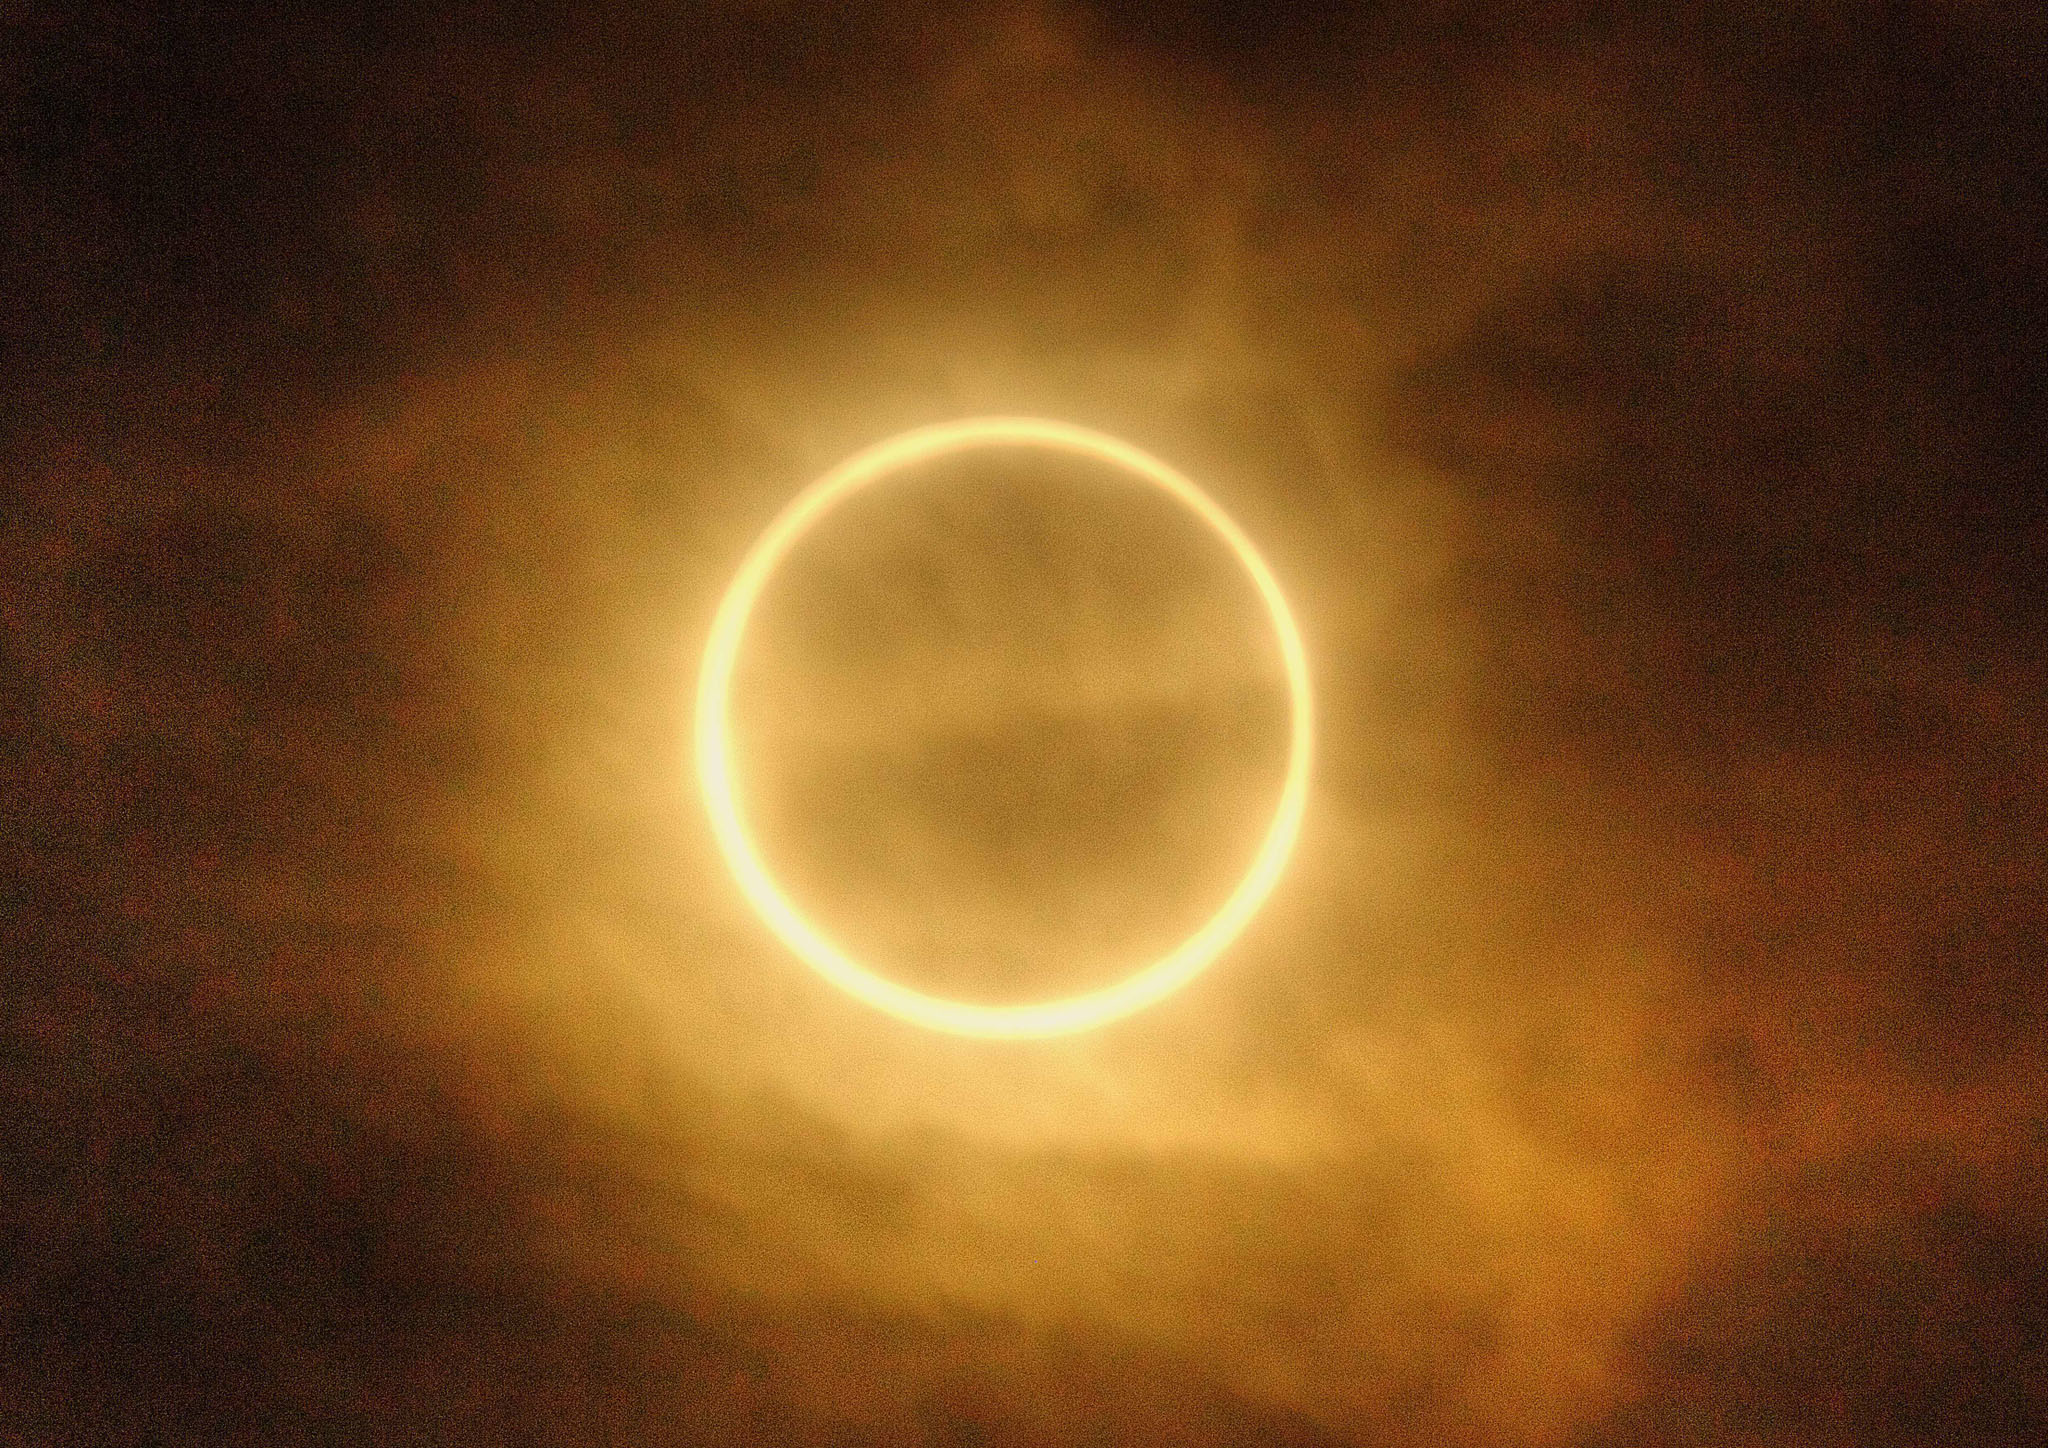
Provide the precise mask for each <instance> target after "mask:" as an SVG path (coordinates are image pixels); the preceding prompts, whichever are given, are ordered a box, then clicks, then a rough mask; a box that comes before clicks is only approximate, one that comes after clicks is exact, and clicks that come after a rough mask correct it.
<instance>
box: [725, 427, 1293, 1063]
mask: <svg viewBox="0 0 2048 1448" xmlns="http://www.w3.org/2000/svg"><path fill="white" fill-rule="evenodd" d="M1019 446H1022V447H1036V448H1043V449H1048V450H1052V451H1057V452H1065V453H1071V454H1077V455H1079V456H1081V457H1083V458H1087V459H1089V460H1092V461H1095V462H1101V463H1106V464H1108V465H1110V466H1113V467H1116V468H1120V469H1122V470H1124V471H1126V472H1129V473H1131V474H1133V475H1134V476H1136V477H1138V478H1139V479H1142V480H1143V481H1144V482H1146V483H1148V484H1150V485H1152V486H1154V487H1157V488H1159V489H1160V490H1161V491H1163V492H1165V493H1166V494H1167V495H1169V496H1170V497H1172V498H1173V499H1175V500H1176V501H1178V502H1179V503H1181V504H1182V505H1183V506H1185V507H1186V508H1187V509H1188V510H1189V511H1190V512H1192V513H1194V514H1195V515H1196V516H1197V517H1198V518H1200V519H1201V520H1202V522H1203V523H1205V524H1207V525H1208V527H1209V528H1210V529H1211V530H1212V531H1213V532H1214V533H1215V534H1216V535H1217V536H1218V537H1219V538H1221V539H1222V540H1223V542H1224V543H1225V544H1227V545H1228V546H1229V548H1230V550H1231V552H1232V554H1233V555H1234V556H1235V557H1236V559H1237V561H1238V563H1239V565H1240V566H1242V568H1243V569H1244V571H1245V573H1246V574H1247V575H1248V576H1249V577H1250V578H1251V581H1252V583H1253V585H1254V586H1255V588H1256V589H1257V591H1258V594H1259V598H1260V600H1261V601H1262V603H1263V604H1264V605H1265V609H1266V614H1267V617H1268V619H1269V621H1270V622H1271V625H1272V628H1273V632H1274V636H1275V638H1276V640H1277V642H1278V644H1279V651H1280V658H1281V663H1282V667H1283V669H1284V671H1285V673H1286V678H1287V689H1288V696H1289V742H1288V754H1287V767H1286V772H1285V774H1284V776H1283V779H1282V782H1281V786H1280V794H1279V799H1278V802H1277V804H1276V806H1275V809H1274V812H1273V818H1272V822H1271V823H1270V825H1269V826H1268V827H1267V830H1266V833H1265V837H1264V839H1263V840H1262V842H1261V844H1260V846H1259V850H1258V853H1257V854H1256V855H1255V856H1254V857H1253V859H1252V862H1251V864H1250V866H1249V867H1248V868H1247V869H1246V871H1245V873H1244V875H1243V876H1242V877H1241V878H1240V879H1239V881H1238V883H1237V885H1236V887H1235V888H1234V889H1233V890H1232V891H1231V893H1230V895H1229V896H1228V897H1227V898H1226V899H1225V900H1224V901H1223V903H1222V905H1221V906H1220V907H1219V908H1218V909H1217V910H1216V912H1215V913H1214V914H1213V915H1211V916H1210V917H1209V918H1208V919H1207V920H1206V921H1204V922H1203V923H1202V925H1201V926H1200V927H1199V928H1198V929H1196V930H1195V932H1194V933H1193V934H1192V935H1189V936H1188V937H1187V938H1186V939H1185V940H1183V941H1182V942H1181V943H1180V944H1179V945H1177V946H1175V947H1174V948H1173V949H1172V950H1170V951H1168V952H1167V953H1166V954H1165V955H1163V956H1161V957H1160V958H1159V959H1157V960H1155V961H1153V962H1151V963H1150V964H1147V965H1145V966H1143V967H1142V968H1140V969H1137V970H1135V971H1134V972H1133V973H1132V974H1130V975H1128V976H1126V977H1124V978H1123V979H1122V980H1120V981H1118V982H1116V983H1115V984H1113V985H1110V986H1106V987H1104V988H1102V989H1100V990H1094V991H1088V992H1085V993H1083V994H1080V995H1073V996H1066V997H1063V998H1060V999H1057V1000H1050V1001H1043V1002H1037V1003H1031V1004H1023V1005H985V1004H978V1003H974V1002H969V1001H959V1000H950V999H946V998H944V997H940V996H932V995H926V994H924V993H922V992H920V991H915V990H912V989H910V988H909V987H907V986H904V985H900V984H898V983H897V982H895V981H892V980H890V979H888V978H887V977H886V976H884V975H882V974H880V973H879V972H877V971H876V970H874V969H872V968H870V967H869V966H867V965H865V964H863V963H861V962H860V961H857V960H855V959H854V958H853V957H852V956H850V955H849V954H848V953H847V952H846V951H845V950H844V949H843V948H841V947H840V946H839V945H838V944H837V943H836V942H835V941H833V940H831V939H829V938H828V937H827V936H826V935H825V934H824V933H823V932H821V931H820V930H819V929H818V928H817V927H816V926H815V925H813V924H812V923H811V921H810V920H809V919H807V918H806V917H805V916H804V914H803V912H802V911H801V910H799V909H798V908H797V906H796V904H795V903H794V902H793V901H791V900H790V899H789V897H788V896H787V895H786V894H785V893H784V892H783V890H782V888H781V886H780V885H779V884H778V883H777V882H776V880H775V878H774V876H773V875H772V874H771V873H770V871H769V869H768V866H767V864H766V862H764V861H763V860H762V858H761V855H760V852H759V851H758V850H757V849H756V848H755V845H754V841H753V837H752V835H751V834H750V833H749V831H748V829H747V825H746V821H745V817H744V814H743V813H742V811H741V808H740V802H739V798H740V785H739V780H738V778H737V774H736V770H735V767H734V763H733V747H732V723H731V717H730V715H731V703H732V680H733V671H734V669H735V667H736V666H737V664H738V662H739V656H740V648H741V645H742V643H743V642H744V639H745V635H746V628H747V620H748V618H749V617H750V615H751V614H752V612H753V609H754V605H755V603H756V602H757V601H758V600H759V598H760V596H761V592H762V590H763V589H764V588H765V587H766V586H767V584H768V581H769V579H770V578H771V577H772V576H773V575H774V572H775V570H776V568H777V567H778V566H779V565H780V564H781V563H782V561H783V559H784V558H785V557H786V556H787V555H788V553H789V551H790V550H791V549H792V548H793V547H794V546H795V545H796V544H797V542H798V541H799V540H800V539H801V538H802V537H803V535H804V534H805V533H806V532H807V531H808V530H809V529H810V528H811V527H812V526H813V525H814V524H816V523H817V522H818V521H819V519H821V518H822V517H824V516H825V514H826V513H828V512H829V511H831V509H832V508H834V507H835V506H837V505H838V504H840V503H842V502H844V501H845V500H846V499H848V498H849V497H851V496H853V495H854V494H855V493H857V492H859V491H861V490H862V489H864V488H868V487H872V486H875V485H877V484H879V483H882V482H883V481H885V480H887V479H888V478H889V477H890V476H892V475H893V474H895V473H897V472H899V471H900V470H902V469H903V468H905V467H908V466H911V465H914V464H917V463H922V462H929V461H931V460H933V459H935V458H938V457H941V456H944V455H946V454H950V453H957V452H962V451H967V450H971V449H976V448H991V447H1019ZM1313 734H1314V724H1313V716H1312V707H1311V699H1310V692H1309V677H1308V660H1307V657H1306V655H1305V653H1304V652H1303V649H1302V643H1301V634H1300V631H1299V629H1297V628H1296V626H1295V623H1294V618H1293V615H1292V613H1291V612H1290V611H1289V609H1288V606H1287V601H1286V599H1285V598H1284V597H1283V596H1282V595H1281V592H1280V587H1279V585H1278V583H1277V582H1275V580H1274V578H1273V574H1272V571H1271V570H1270V569H1269V568H1268V567H1267V566H1266V563H1265V560H1264V559H1263V558H1261V557H1260V556H1259V553H1258V550H1257V549H1255V548H1254V547H1253V546H1252V544H1251V540H1250V539H1248V538H1247V537H1245V535H1244V533H1243V532H1242V530H1240V529H1239V528H1238V526H1237V525H1236V524H1235V523H1234V522H1232V521H1231V519H1230V517H1229V515H1228V514H1226V513H1225V512H1224V511H1223V510H1222V509H1221V508H1220V507H1218V506H1217V504H1216V503H1215V501H1214V500H1213V499H1211V498H1210V497H1209V496H1208V495H1207V494H1206V493H1204V492H1203V491H1202V490H1201V489H1200V488H1198V487H1196V486H1195V484H1194V483H1192V482H1190V481H1189V480H1188V479H1187V478H1186V477H1184V476H1182V475H1181V474H1180V473H1179V472H1178V471H1176V470H1175V469H1173V468H1171V467H1169V466H1168V465H1167V464H1165V463H1163V462H1161V461H1159V460H1158V459H1157V458H1154V457H1152V456H1151V455H1149V454H1147V453H1145V452H1142V451H1140V450H1139V449H1137V448H1135V447H1132V446H1131V445H1130V444H1128V443H1125V442H1121V441H1119V440H1118V439H1116V438H1113V437H1109V436H1107V435H1105V434H1103V433H1099V432H1093V431H1090V430H1089V429H1086V428H1081V427H1075V426H1073V425H1071V424H1068V423H1062V422H1052V421H1047V420H1044V419H1039V418H1016V417H985V418H970V419H966V420H963V421H958V422H949V423H940V424H937V425H935V426H931V427H925V428H919V429H916V430H914V431H911V432H906V433H902V434H900V435H898V436H896V437H892V438H889V439H887V440H885V441H883V442H881V443H878V444H876V445H875V446H873V447H870V448H868V449H867V450H865V451H863V452H861V453H858V454H856V455H855V456H853V457H852V458H849V459H848V460H846V461H845V462H843V463H841V464H839V466H837V467H835V468H833V469H832V470H831V471H830V472H828V473H826V474H825V475H824V476H823V477H821V478H819V479H818V480H817V481H816V482H814V483H812V484H811V485H810V486H809V487H808V488H806V489H805V490H804V491H803V492H801V493H799V494H798V495H797V496H796V498H795V499H793V500H792V501H791V502H790V504H789V506H788V507H786V508H785V509H784V510H783V511H782V513H781V514H780V515H778V516H777V517H776V518H775V520H774V521H773V522H772V523H770V524H769V526H768V528H767V530H766V531H765V532H764V533H763V534H762V535H761V537H760V538H759V539H758V540H757V541H756V542H755V544H754V546H753V548H752V550H751V551H750V552H749V553H748V554H747V556H746V559H745V561H744V562H742V563H741V565H740V568H739V572H738V573H737V574H736V575H735V577H734V578H733V581H732V583H731V585H730V586H729V587H728V588H727V590H726V593H725V597H724V598H723V599H722V600H721V601H720V603H719V606H718V612H717V614H716V616H715V617H714V619H713V621H712V625H711V635H710V639H709V641H708V642H707V644H706V646H705V650H704V660H703V665H702V668H701V670H700V672H699V675H698V682H697V708H696V728H695V735H696V763H697V773H698V777H699V781H700V783H701V785H702V788H703V791H704V803H705V808H706V810H707V811H708V813H709V815H710V819H711V828H712V833H713V835H714V836H715V837H716V839H717V841H718V846H719V849H720V850H721V851H722V852H723V854H724V856H725V859H726V861H727V863H728V864H729V865H730V866H731V868H732V871H733V875H734V877H735V878H736V879H737V880H738V882H739V885H740V889H741V891H742V892H743V893H744V894H745V895H746V898H747V900H748V901H749V903H751V904H752V905H753V907H754V909H755V910H756V911H757V912H759V914H760V916H761V918H762V919H763V920H764V921H765V922H766V923H767V924H768V926H769V928H770V929H771V930H773V931H774V932H775V934H776V935H777V936H778V937H779V938H780V939H781V940H782V941H783V943H784V944H786V945H787V946H788V947H789V948H790V949H791V950H792V951H794V952H795V953H796V955H797V956H798V957H799V958H800V959H802V960H803V961H804V963H805V964H807V965H809V966H810V967H811V968H812V969H813V970H815V971H817V972H818V974H820V975H822V976H824V977H825V979H827V980H829V981H831V982H832V983H833V984H834V985H836V986H838V987H839V988H840V989H842V990H844V991H846V992H847V993H848V994H849V995H852V996H854V997H855V998H856V999H859V1000H861V1001H864V1002H866V1003H867V1004H868V1005H871V1006H873V1007H874V1008H875V1009H877V1010H881V1011H885V1012H887V1013H888V1014H890V1015H892V1016H895V1017H897V1018H899V1019H901V1020H904V1021H908V1022H911V1023H912V1024H915V1025H919V1026H924V1027H927V1028H929V1029H931V1030H937V1031H948V1032H952V1033H954V1034H957V1035H965V1036H984V1037H1005V1038H1025V1037H1036V1036H1056V1035H1064V1034H1068V1033H1071V1032H1076V1031H1084V1030H1088V1029H1091V1028H1093V1027H1096V1026H1100V1025H1104V1024H1107V1023H1108V1022H1110V1021H1114V1020H1117V1019H1119V1018H1120V1017H1123V1016H1127V1015H1130V1014H1131V1013H1133V1012H1135V1011H1139V1010H1143V1009H1144V1008H1145V1007H1147V1006H1150V1005H1152V1004H1154V1003H1156V1002H1158V1001H1160V1000H1163V999H1164V998H1165V997H1167V996H1168V995H1171V994H1172V993H1173V992H1174V991H1176V990H1178V989H1180V987H1182V986H1183V985H1186V984H1187V983H1188V982H1189V981H1191V980H1193V979H1194V978H1195V977H1196V976H1197V975H1199V974H1200V973H1201V972H1202V971H1203V970H1204V969H1205V968H1206V967H1207V966H1208V965H1209V964H1210V963H1211V962H1213V961H1214V960H1215V959H1216V957H1217V956H1218V955H1220V954H1221V953H1222V952H1223V951H1224V950H1225V949H1226V948H1227V947H1228V946H1229V945H1230V943H1231V942H1232V941H1233V940H1235V939H1236V938H1237V936H1238V934H1239V932H1240V931H1242V930H1243V929H1244V927H1245V925H1246V923H1247V922H1249V921H1250V919H1251V918H1252V916H1253V915H1254V914H1256V913H1257V912H1258V909H1259V907H1260V906H1261V905H1262V904H1264V903H1265V900H1266V897H1267V896H1268V895H1269V894H1271V892H1272V889H1273V885H1274V883H1275V882H1276V881H1277V880H1278V879H1279V877H1280V872H1281V870H1282V869H1283V868H1284V867H1285V865H1286V863H1287V858H1288V856H1289V854H1290V853H1292V851H1293V848H1294V844H1295V840H1296V837H1297V836H1298V835H1299V833H1300V830H1301V817H1302V812H1303V809H1304V807H1305V805H1306V802H1307V797H1308V778H1309V763H1310V754H1311V743H1312V739H1313Z"/></svg>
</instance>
